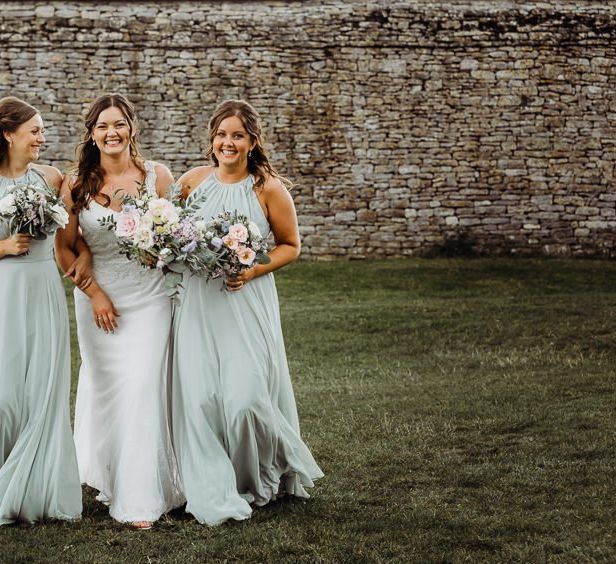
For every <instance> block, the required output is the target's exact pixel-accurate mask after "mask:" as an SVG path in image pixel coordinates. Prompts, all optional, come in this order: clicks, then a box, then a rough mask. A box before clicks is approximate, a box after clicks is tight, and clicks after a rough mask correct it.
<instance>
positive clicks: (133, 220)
mask: <svg viewBox="0 0 616 564" xmlns="http://www.w3.org/2000/svg"><path fill="white" fill-rule="evenodd" d="M138 225H139V212H137V211H136V210H131V211H127V212H122V213H120V214H119V215H118V219H117V222H116V229H115V232H116V235H117V236H118V237H132V236H133V235H134V234H135V231H137V226H138Z"/></svg>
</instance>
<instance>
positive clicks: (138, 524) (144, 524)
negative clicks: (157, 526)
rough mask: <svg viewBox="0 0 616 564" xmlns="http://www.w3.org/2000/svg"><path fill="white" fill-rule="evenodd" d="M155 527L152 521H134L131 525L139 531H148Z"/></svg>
mask: <svg viewBox="0 0 616 564" xmlns="http://www.w3.org/2000/svg"><path fill="white" fill-rule="evenodd" d="M153 526H154V523H152V521H133V522H132V523H131V527H133V529H138V530H139V531H147V530H149V529H151V528H152V527H153Z"/></svg>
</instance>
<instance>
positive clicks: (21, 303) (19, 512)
mask: <svg viewBox="0 0 616 564" xmlns="http://www.w3.org/2000/svg"><path fill="white" fill-rule="evenodd" d="M21 183H27V184H31V185H35V186H37V187H38V188H40V190H41V191H42V192H47V193H48V192H50V190H51V189H50V188H49V186H48V185H47V183H46V182H45V180H44V178H43V177H42V176H41V175H40V173H38V172H37V171H36V170H34V169H33V168H30V169H29V170H28V171H27V173H26V174H25V175H24V176H22V177H20V178H17V179H15V180H13V179H9V178H4V177H0V199H1V198H3V197H4V196H6V194H7V192H8V191H9V189H10V188H11V187H12V186H13V185H14V184H21ZM9 236H10V233H9V229H8V225H7V222H6V221H4V220H1V219H0V240H2V239H7V238H8V237H9ZM53 244H54V237H53V236H50V237H47V238H46V239H43V240H42V241H32V244H31V246H30V251H29V253H28V254H26V255H19V256H10V255H7V256H5V257H3V258H2V259H0V308H1V311H2V314H1V316H0V524H6V523H13V522H15V521H30V522H34V521H38V520H41V519H65V520H72V519H77V518H79V517H80V515H81V485H80V483H79V475H78V470H77V460H76V457H75V446H74V444H73V439H72V432H71V425H70V411H69V393H70V377H71V374H70V369H71V364H70V350H69V347H70V344H69V343H70V341H69V322H68V311H67V306H66V297H65V293H64V288H63V286H62V282H61V280H60V275H59V272H58V268H57V266H56V263H55V261H54V255H53Z"/></svg>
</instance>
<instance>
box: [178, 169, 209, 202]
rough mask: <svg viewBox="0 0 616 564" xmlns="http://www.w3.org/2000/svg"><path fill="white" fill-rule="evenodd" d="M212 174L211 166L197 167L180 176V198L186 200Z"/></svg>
mask: <svg viewBox="0 0 616 564" xmlns="http://www.w3.org/2000/svg"><path fill="white" fill-rule="evenodd" d="M213 172H214V167H213V166H197V167H195V168H191V169H190V170H189V171H188V172H185V173H184V174H183V175H182V176H180V178H179V180H178V183H179V185H180V186H181V187H182V197H183V198H187V197H188V195H189V194H190V193H191V192H193V191H194V190H195V188H197V186H199V185H200V184H201V183H202V182H203V181H204V180H205V179H206V178H207V177H208V176H209V175H210V174H212V173H213Z"/></svg>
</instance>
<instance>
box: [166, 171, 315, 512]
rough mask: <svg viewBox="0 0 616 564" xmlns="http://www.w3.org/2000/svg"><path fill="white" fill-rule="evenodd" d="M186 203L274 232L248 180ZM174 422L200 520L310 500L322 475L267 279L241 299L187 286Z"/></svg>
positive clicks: (251, 285) (191, 505) (208, 182)
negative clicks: (288, 499)
mask: <svg viewBox="0 0 616 564" xmlns="http://www.w3.org/2000/svg"><path fill="white" fill-rule="evenodd" d="M189 198H190V199H191V200H195V201H196V202H198V203H199V208H200V212H199V215H200V218H201V219H203V220H204V221H208V220H210V219H212V217H213V216H215V215H217V214H218V213H220V212H223V211H234V210H237V211H239V212H240V213H243V214H245V215H247V216H248V217H249V219H250V220H252V221H253V222H255V223H256V224H257V225H258V227H259V230H260V231H261V233H262V234H263V235H264V236H266V235H268V234H269V233H270V225H269V223H268V221H267V219H266V217H265V215H264V213H263V210H262V208H261V205H260V203H259V201H258V198H257V196H256V193H255V191H254V178H253V177H252V176H249V177H247V178H246V179H244V180H243V181H241V182H237V183H234V184H225V183H223V182H221V181H220V180H219V179H218V178H217V176H216V174H215V173H212V174H210V175H209V176H208V177H207V178H205V180H204V181H203V182H202V183H201V184H200V185H199V186H198V187H197V188H196V189H195V190H194V191H193V193H192V194H191V195H190V196H189ZM172 422H173V441H174V447H175V451H176V455H177V458H178V464H179V469H180V474H181V477H182V481H183V484H184V488H185V495H186V499H187V506H186V510H187V511H189V512H190V513H192V514H193V515H194V516H195V517H196V518H197V520H198V521H200V522H202V523H207V524H215V523H217V522H220V520H223V519H224V518H225V517H226V518H228V517H229V516H231V517H233V518H236V519H237V518H241V517H242V516H244V515H246V514H247V507H248V505H247V504H248V503H250V504H254V505H257V506H259V505H264V504H266V503H268V502H269V501H270V500H272V499H275V498H276V497H277V495H279V494H282V493H288V494H292V495H295V496H298V497H309V496H308V493H307V492H306V490H305V488H306V487H310V486H312V485H313V481H314V480H316V479H317V478H320V477H322V476H323V473H322V472H321V469H320V468H319V467H318V465H317V463H316V462H315V460H314V458H313V456H312V454H311V452H310V450H309V449H308V447H307V446H306V445H305V444H304V442H303V441H302V438H301V436H300V429H299V420H298V415H297V408H296V405H295V397H294V394H293V389H292V385H291V379H290V376H289V370H288V367H287V359H286V354H285V348H284V341H283V336H282V329H281V325H280V314H279V306H278V296H277V293H276V286H275V283H274V276H273V274H267V275H265V276H261V277H259V278H255V279H254V280H251V281H250V282H248V283H247V284H246V285H245V286H244V287H243V288H242V289H241V290H240V291H238V292H228V291H224V290H222V280H220V279H217V280H211V281H209V282H207V281H206V280H205V279H203V278H200V277H196V276H192V277H188V279H187V280H186V291H185V293H184V295H183V296H182V298H181V303H180V306H179V307H178V309H177V311H176V314H175V318H174V355H173V390H172ZM228 461H230V463H231V464H229V463H228ZM232 482H234V484H233V483H232ZM233 485H235V488H234V487H232V486H233ZM236 492H237V493H239V494H240V497H241V498H242V499H243V500H244V501H245V502H246V505H242V504H241V503H240V502H239V501H238V499H237V494H236ZM221 507H222V508H224V511H221V510H220V508H221Z"/></svg>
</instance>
